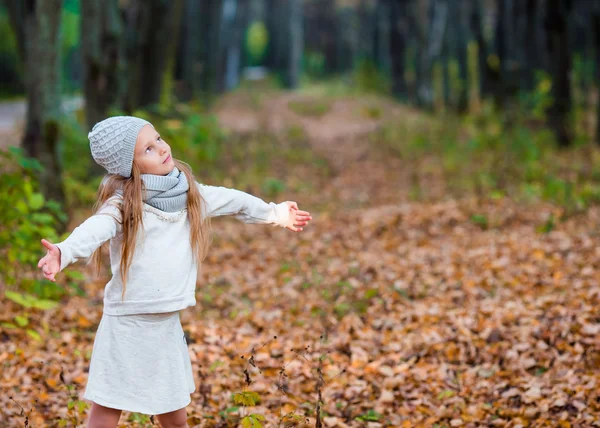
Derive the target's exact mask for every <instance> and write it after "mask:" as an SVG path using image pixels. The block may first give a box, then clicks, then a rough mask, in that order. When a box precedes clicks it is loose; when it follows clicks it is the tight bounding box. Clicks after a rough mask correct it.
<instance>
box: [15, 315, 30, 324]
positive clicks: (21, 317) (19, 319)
mask: <svg viewBox="0 0 600 428" xmlns="http://www.w3.org/2000/svg"><path fill="white" fill-rule="evenodd" d="M15 321H16V322H17V324H19V326H20V327H25V326H26V325H27V324H29V320H28V319H27V317H26V316H24V315H17V316H16V317H15Z"/></svg>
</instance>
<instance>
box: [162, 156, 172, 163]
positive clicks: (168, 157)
mask: <svg viewBox="0 0 600 428" xmlns="http://www.w3.org/2000/svg"><path fill="white" fill-rule="evenodd" d="M170 160H171V155H169V156H167V158H166V159H165V160H164V161H163V163H165V162H167V161H170Z"/></svg>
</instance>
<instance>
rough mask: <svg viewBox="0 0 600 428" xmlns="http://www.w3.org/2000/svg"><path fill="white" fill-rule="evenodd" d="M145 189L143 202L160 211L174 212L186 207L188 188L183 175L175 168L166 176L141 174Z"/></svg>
mask: <svg viewBox="0 0 600 428" xmlns="http://www.w3.org/2000/svg"><path fill="white" fill-rule="evenodd" d="M140 177H141V179H142V182H143V183H144V186H145V188H146V199H144V202H145V203H147V204H148V205H150V206H153V207H154V208H158V209H159V210H161V211H167V212H175V211H179V210H181V209H183V208H185V207H186V206H187V192H188V189H189V188H190V186H189V184H188V181H187V178H186V176H185V174H184V173H183V172H181V171H179V169H177V167H175V168H173V171H171V172H170V173H168V174H167V175H154V174H141V175H140Z"/></svg>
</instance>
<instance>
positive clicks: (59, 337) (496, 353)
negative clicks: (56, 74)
mask: <svg viewBox="0 0 600 428" xmlns="http://www.w3.org/2000/svg"><path fill="white" fill-rule="evenodd" d="M315 102H317V105H316V107H315V105H313V106H312V107H310V109H309V111H308V112H307V111H306V110H304V111H303V110H302V108H303V107H301V108H297V107H296V108H290V106H292V105H296V106H298V105H300V106H302V105H303V104H302V103H305V104H304V105H308V104H306V103H315ZM318 102H320V101H314V97H311V96H309V95H306V94H302V93H295V94H288V93H277V94H271V95H269V96H268V97H266V96H265V97H260V96H257V95H256V94H255V95H252V94H250V95H249V94H248V93H247V92H235V93H232V94H228V95H226V96H225V97H224V98H223V99H222V100H220V102H219V104H218V106H217V107H216V114H217V116H218V118H219V121H220V123H221V125H222V126H223V127H224V128H226V129H228V130H229V131H230V132H235V133H242V134H244V133H246V134H248V133H250V134H251V133H256V132H267V133H272V134H276V135H278V136H280V138H281V141H282V144H285V143H286V141H287V139H289V138H295V139H296V140H298V141H300V142H301V144H306V145H307V147H309V148H310V150H311V152H313V153H314V162H315V164H317V163H318V164H319V165H322V164H323V162H325V164H326V169H327V174H323V175H317V174H313V173H312V172H311V171H313V170H312V169H310V168H306V169H305V171H306V175H302V172H301V171H303V170H302V169H297V168H296V167H294V169H292V168H291V167H290V174H293V177H288V178H289V179H290V180H292V181H294V180H295V181H305V182H306V183H309V184H310V186H307V187H305V188H304V189H305V190H293V191H290V192H289V193H288V192H283V194H282V195H283V196H282V198H283V199H282V200H295V201H297V202H298V205H299V207H300V209H304V210H307V211H310V212H311V214H312V215H313V221H312V223H311V224H310V225H308V226H307V227H306V228H305V230H304V231H303V232H301V233H293V232H290V231H287V230H283V229H279V228H271V227H264V226H254V225H245V224H242V223H239V222H237V221H235V220H233V219H215V221H213V233H214V241H213V244H212V247H211V251H210V253H209V256H208V258H207V259H206V261H205V262H204V264H203V266H202V268H201V272H200V275H199V283H198V284H199V285H198V288H197V302H198V303H197V305H196V306H195V307H193V308H188V309H186V310H185V311H183V312H182V324H183V326H184V330H185V331H186V333H187V334H188V336H189V338H188V346H189V351H190V355H191V358H192V363H193V367H194V370H195V373H194V375H195V381H196V385H197V389H196V391H195V392H194V393H193V394H192V402H191V404H190V405H189V406H188V408H187V412H188V416H189V419H188V421H189V424H190V426H237V425H236V420H237V419H236V418H237V415H238V414H243V415H248V414H250V413H253V414H262V415H264V416H265V417H266V421H264V422H263V425H264V426H267V427H273V426H279V423H280V422H281V426H291V425H290V424H291V422H292V420H293V419H294V417H295V415H297V416H298V420H297V421H296V423H297V424H298V425H303V424H305V423H307V424H308V425H309V426H315V424H316V412H315V410H316V406H317V404H318V402H319V397H318V395H319V393H320V395H321V399H320V401H321V402H320V407H321V412H322V422H323V426H331V427H333V426H335V427H346V426H350V427H355V426H356V427H359V426H368V427H412V426H423V427H432V426H437V427H443V426H446V427H450V426H452V427H458V426H472V427H475V426H482V425H485V426H509V427H518V426H523V427H526V426H565V427H567V426H594V423H597V422H598V420H599V418H600V395H599V391H600V374H599V372H598V367H599V366H600V341H599V337H600V317H599V315H598V303H599V302H600V270H599V269H598V268H599V267H600V247H599V246H598V224H599V220H600V210H599V209H598V208H596V207H594V208H591V209H589V210H587V211H585V212H584V213H581V214H579V215H577V216H574V217H571V218H569V219H567V220H566V221H564V222H557V223H556V224H555V225H554V227H553V229H552V230H551V231H550V232H548V233H543V232H541V231H540V227H543V226H544V224H547V221H548V218H549V217H550V215H551V214H554V215H556V213H557V212H558V211H559V210H558V209H557V208H556V207H554V206H552V205H550V204H545V203H540V204H535V205H527V206H525V205H517V204H515V203H513V202H511V201H510V200H508V199H506V198H504V199H490V200H487V199H481V198H474V197H468V196H465V197H464V198H461V199H455V198H450V197H448V196H447V195H446V194H445V192H444V183H443V182H440V181H439V177H437V176H436V175H435V174H431V175H422V176H420V180H422V181H423V183H422V184H423V187H424V188H426V189H427V194H428V199H427V200H426V201H415V200H413V199H412V198H411V197H410V194H409V188H410V182H411V180H412V179H411V178H410V177H412V176H414V172H415V171H414V169H415V166H414V165H412V164H410V163H409V162H407V161H406V160H404V159H403V158H402V157H401V156H396V155H391V154H390V153H389V152H388V151H386V150H385V149H384V148H382V147H380V146H378V145H377V144H375V143H374V139H372V138H371V136H372V135H373V133H376V132H377V131H378V128H379V127H380V126H381V125H382V124H383V123H386V122H389V121H402V120H411V118H412V117H413V116H414V115H417V114H418V113H416V112H415V111H413V110H410V109H408V108H406V107H402V106H399V105H397V104H394V103H393V102H388V101H385V100H377V101H372V100H366V99H357V98H352V97H338V98H331V99H327V101H326V103H327V107H326V108H321V107H320V106H319V105H318ZM323 102H325V101H323ZM295 103H296V104H295ZM373 103H376V104H377V108H378V109H380V111H381V114H377V115H375V116H377V118H372V117H369V114H364V111H365V109H367V110H368V109H369V108H371V107H372V105H373ZM311 109H312V110H311ZM299 112H300V113H299ZM411 174H413V175H411ZM232 187H235V178H233V186H232ZM294 189H303V187H302V186H296V187H294ZM275 202H280V200H277V201H275ZM474 215H478V216H485V217H486V218H487V219H488V225H487V227H482V226H481V225H480V224H478V223H477V222H474V221H473V220H472V219H473V216H474ZM73 226H75V225H73ZM59 278H60V277H59ZM106 280H107V277H103V278H101V279H100V280H97V279H94V280H90V281H89V282H88V283H87V284H86V292H87V296H86V297H72V298H70V299H68V300H66V301H65V302H64V304H62V305H61V306H59V307H58V308H56V309H52V310H48V311H45V312H43V313H41V314H37V315H35V316H34V315H33V314H32V316H31V318H32V319H33V320H32V322H33V323H37V324H38V325H46V326H48V330H49V331H48V333H47V334H46V335H45V336H44V337H43V341H41V342H37V341H33V340H31V338H30V337H29V336H27V335H26V334H23V333H24V332H23V331H21V330H7V329H4V330H1V334H0V361H2V363H3V370H2V377H1V378H0V386H1V387H2V390H3V391H5V392H6V393H5V394H2V397H0V409H2V410H1V411H0V418H2V419H0V420H2V423H1V424H0V425H2V426H5V425H6V426H23V425H24V423H25V416H24V414H23V415H21V409H20V408H19V406H18V405H17V404H16V403H18V404H19V405H20V406H22V407H24V408H25V412H26V414H27V415H28V416H29V420H28V422H29V424H30V426H33V427H38V426H54V424H55V423H56V421H57V420H58V418H67V417H69V418H76V419H78V420H79V423H80V424H82V425H81V426H83V420H84V418H85V415H84V413H86V412H87V410H85V409H82V410H81V413H79V414H78V413H77V403H75V406H74V407H73V409H69V408H68V404H67V403H68V402H69V401H70V398H69V394H71V395H72V396H73V397H81V396H82V395H83V391H84V389H85V384H86V380H87V369H88V365H89V357H90V355H91V350H92V345H93V339H94V333H95V331H96V328H97V325H98V323H99V321H100V318H101V315H102V296H103V287H104V284H105V283H106ZM59 281H60V279H59ZM0 309H1V313H2V318H3V321H7V320H11V319H12V318H13V317H14V316H15V315H18V312H19V310H20V309H19V308H18V307H17V306H16V305H14V304H12V302H9V301H2V302H0ZM242 357H243V358H242ZM245 370H247V372H246V373H248V376H249V377H250V380H251V384H250V385H249V386H247V387H246V386H245V383H244V379H245V377H246V375H245ZM65 384H68V385H69V387H66V386H65ZM241 391H254V392H256V393H258V394H259V396H260V402H259V403H258V404H257V405H256V406H251V407H248V408H246V409H243V408H240V409H235V408H234V407H237V406H234V404H233V402H232V394H234V393H236V392H241ZM9 396H10V397H12V398H10V399H9ZM13 399H14V401H12V400H13ZM73 400H76V398H74V399H73ZM284 415H288V417H287V418H286V417H284ZM70 420H72V419H70ZM141 420H144V418H143V417H141V416H140V415H135V414H130V413H129V412H125V413H124V415H123V416H122V417H121V423H120V426H149V425H150V422H146V423H144V422H139V421H141ZM4 421H7V423H6V424H5V422H4ZM136 421H138V422H136ZM594 421H596V422H594ZM228 424H229V425H228ZM72 425H74V423H72V422H69V423H68V424H67V426H72ZM156 425H158V424H157V423H156Z"/></svg>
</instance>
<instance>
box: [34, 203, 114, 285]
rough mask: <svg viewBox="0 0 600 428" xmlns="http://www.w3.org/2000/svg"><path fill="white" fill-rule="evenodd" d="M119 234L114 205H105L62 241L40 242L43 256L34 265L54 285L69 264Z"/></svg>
mask: <svg viewBox="0 0 600 428" xmlns="http://www.w3.org/2000/svg"><path fill="white" fill-rule="evenodd" d="M120 230H121V224H120V210H119V208H118V207H117V206H116V205H114V202H112V203H111V202H108V203H107V204H105V205H104V206H103V207H102V208H101V209H100V210H98V213H96V214H95V215H93V216H91V217H89V218H88V219H87V220H86V221H84V222H83V223H81V224H80V225H79V226H78V227H76V228H75V229H74V230H73V232H72V233H71V234H70V235H69V237H68V238H67V239H65V240H64V241H62V242H60V243H58V244H53V243H51V242H49V241H47V240H46V239H42V245H43V246H44V247H45V248H46V249H47V253H46V255H45V256H44V257H42V258H41V259H40V261H39V262H38V267H39V268H41V269H42V272H43V274H44V277H45V278H46V279H49V280H50V281H56V274H57V273H58V272H60V271H62V270H63V269H64V268H65V267H67V265H69V264H70V263H74V262H76V261H77V260H79V259H80V258H87V257H89V256H90V255H91V254H92V253H93V252H94V251H95V250H96V249H97V248H98V247H100V246H101V245H102V244H103V243H105V242H106V241H108V240H109V239H112V238H114V237H115V236H116V235H117V233H119V231H120Z"/></svg>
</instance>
